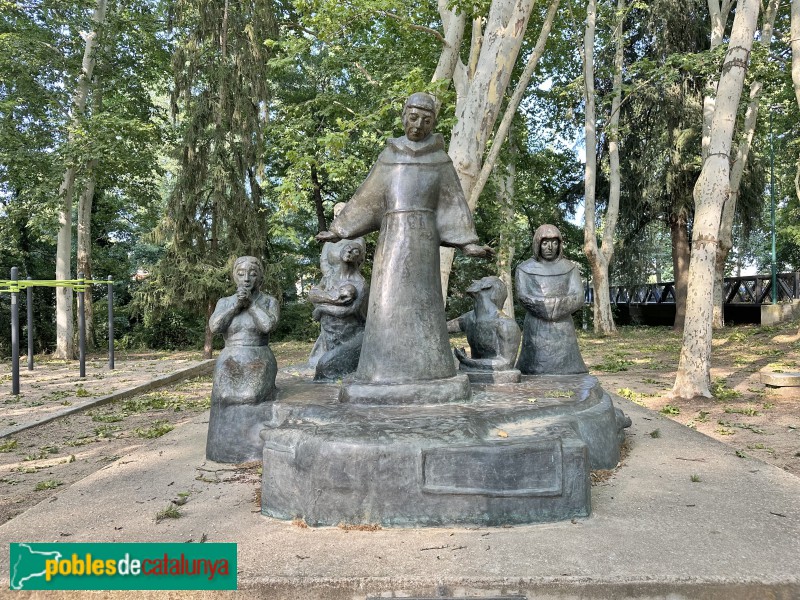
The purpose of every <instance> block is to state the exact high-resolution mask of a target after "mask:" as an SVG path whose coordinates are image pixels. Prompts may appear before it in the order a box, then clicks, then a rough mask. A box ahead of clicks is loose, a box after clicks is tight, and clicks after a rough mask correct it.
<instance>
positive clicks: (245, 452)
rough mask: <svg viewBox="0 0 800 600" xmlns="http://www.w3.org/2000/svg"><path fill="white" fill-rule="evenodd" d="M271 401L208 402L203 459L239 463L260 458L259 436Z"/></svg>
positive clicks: (260, 443) (268, 413) (269, 415)
mask: <svg viewBox="0 0 800 600" xmlns="http://www.w3.org/2000/svg"><path fill="white" fill-rule="evenodd" d="M272 404H273V402H269V401H267V402H261V403H260V404H229V405H227V406H221V405H220V404H219V403H212V405H211V414H210V416H209V419H208V437H207V438H206V458H208V459H209V460H213V461H216V462H220V463H231V464H235V463H243V462H250V461H253V460H260V459H261V451H262V446H263V442H262V441H261V438H260V437H259V434H260V433H261V430H262V429H263V428H264V423H266V422H268V421H269V420H270V417H271V415H272Z"/></svg>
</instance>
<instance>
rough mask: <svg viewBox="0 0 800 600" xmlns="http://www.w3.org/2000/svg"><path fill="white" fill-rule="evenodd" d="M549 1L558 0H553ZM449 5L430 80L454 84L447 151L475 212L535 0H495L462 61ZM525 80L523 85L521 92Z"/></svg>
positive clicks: (443, 266)
mask: <svg viewBox="0 0 800 600" xmlns="http://www.w3.org/2000/svg"><path fill="white" fill-rule="evenodd" d="M552 1H553V2H556V3H557V0H552ZM449 4H450V3H449V2H446V1H445V0H442V1H440V2H439V12H440V15H441V17H442V24H443V26H444V38H445V47H444V49H443V51H442V54H441V55H440V59H439V64H438V65H437V69H436V72H435V73H434V77H433V80H434V81H436V80H438V79H443V78H448V77H452V80H453V83H454V86H455V90H456V111H455V112H456V117H457V122H456V125H455V126H454V127H453V130H452V133H451V137H450V146H449V148H448V154H449V155H450V158H451V159H452V160H453V164H454V166H455V169H456V172H457V173H458V178H459V181H460V182H461V187H462V188H463V190H464V194H465V195H466V197H467V199H468V203H469V204H470V210H473V211H474V209H475V202H476V201H477V195H476V194H473V190H474V189H475V184H476V181H477V180H478V178H479V177H480V172H481V165H482V162H483V153H484V151H485V150H486V145H487V142H488V140H489V137H490V135H491V134H492V131H493V130H494V125H495V122H496V120H497V117H498V115H499V113H500V108H501V105H502V102H503V98H504V95H505V91H506V88H507V87H508V84H509V81H510V79H511V73H512V71H513V69H514V65H515V63H516V60H517V56H518V55H519V51H520V48H521V47H522V42H523V40H524V37H525V31H526V29H527V26H528V20H529V18H530V15H531V11H532V9H533V6H534V2H533V0H494V1H493V2H492V3H491V5H490V8H489V13H488V15H487V16H486V18H485V19H484V18H482V17H478V18H476V19H475V20H474V21H473V24H472V38H471V43H470V50H469V58H468V61H467V64H464V63H463V62H462V61H461V59H460V50H461V49H460V47H456V46H455V44H456V43H461V42H463V40H464V28H465V25H466V21H465V19H464V17H463V15H462V16H458V15H455V14H454V13H453V12H452V11H451V10H449V9H448V8H447V7H448V5H449ZM550 23H551V24H552V20H551V22H550ZM548 31H549V30H548ZM546 38H547V32H545V31H544V29H543V31H542V34H541V35H540V40H546ZM543 43H544V42H543V41H542V47H543ZM538 46H539V44H538V43H537V47H538ZM535 55H536V50H534V52H533V53H532V56H531V59H530V60H529V61H528V64H529V66H530V65H531V62H533V67H532V68H531V69H530V72H531V73H532V72H533V69H534V68H535V66H536V62H538V57H535ZM526 72H527V69H526ZM528 78H530V75H528ZM521 83H522V82H521ZM527 83H528V82H527V81H525V82H524V83H523V91H524V87H525V86H527ZM512 103H513V102H512ZM512 103H510V105H509V108H510V110H511V113H512V114H513V112H514V111H516V106H513V107H512V106H511V104H512ZM504 137H505V134H502V135H499V134H498V135H496V138H495V139H496V140H498V143H502V140H503V138H504ZM489 171H491V167H490V168H489ZM484 183H485V180H484ZM453 255H454V251H453V249H452V248H442V249H441V251H440V276H441V283H442V295H443V297H444V298H445V299H446V297H447V284H448V281H449V277H450V269H451V267H452V263H453Z"/></svg>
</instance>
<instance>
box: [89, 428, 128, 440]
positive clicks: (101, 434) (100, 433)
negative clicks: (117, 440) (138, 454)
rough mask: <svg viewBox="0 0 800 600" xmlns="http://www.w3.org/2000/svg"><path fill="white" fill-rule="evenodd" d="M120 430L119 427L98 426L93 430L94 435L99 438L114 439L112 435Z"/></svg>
mask: <svg viewBox="0 0 800 600" xmlns="http://www.w3.org/2000/svg"><path fill="white" fill-rule="evenodd" d="M120 429H122V427H120V426H119V425H100V426H99V427H95V428H94V434H95V435H96V436H97V437H98V438H100V439H103V438H111V437H115V436H114V433H115V432H117V431H119V430H120Z"/></svg>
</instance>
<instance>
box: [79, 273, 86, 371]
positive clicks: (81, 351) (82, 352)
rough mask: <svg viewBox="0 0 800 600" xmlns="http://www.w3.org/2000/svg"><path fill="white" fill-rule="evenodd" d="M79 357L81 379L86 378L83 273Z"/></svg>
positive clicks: (80, 297) (80, 275) (80, 283)
mask: <svg viewBox="0 0 800 600" xmlns="http://www.w3.org/2000/svg"><path fill="white" fill-rule="evenodd" d="M78 280H79V285H80V286H81V287H80V289H79V291H78V356H79V358H80V377H81V378H84V377H86V314H85V313H84V307H83V295H84V294H85V293H86V292H84V291H83V285H84V284H83V273H78Z"/></svg>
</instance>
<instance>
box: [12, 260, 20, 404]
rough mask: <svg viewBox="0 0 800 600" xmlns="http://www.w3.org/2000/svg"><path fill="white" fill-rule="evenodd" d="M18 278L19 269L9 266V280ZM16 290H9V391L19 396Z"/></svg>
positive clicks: (17, 305)
mask: <svg viewBox="0 0 800 600" xmlns="http://www.w3.org/2000/svg"><path fill="white" fill-rule="evenodd" d="M18 279H19V269H17V267H11V281H12V284H11V285H12V286H13V285H15V284H14V283H13V282H14V281H17V280H18ZM17 295H18V294H17V292H11V393H12V394H13V395H14V396H19V303H18V301H17Z"/></svg>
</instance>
